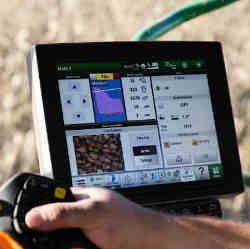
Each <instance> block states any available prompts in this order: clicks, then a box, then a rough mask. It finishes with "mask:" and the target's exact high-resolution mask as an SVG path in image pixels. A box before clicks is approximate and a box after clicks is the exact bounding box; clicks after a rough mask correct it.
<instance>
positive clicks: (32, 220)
mask: <svg viewBox="0 0 250 249" xmlns="http://www.w3.org/2000/svg"><path fill="white" fill-rule="evenodd" d="M25 222H26V224H27V226H28V227H31V228H32V227H39V226H40V225H41V224H42V223H43V222H44V221H43V218H42V215H41V213H40V212H39V211H37V210H31V211H29V212H28V213H27V214H26V217H25Z"/></svg>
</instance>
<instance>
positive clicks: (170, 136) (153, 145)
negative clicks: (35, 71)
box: [56, 58, 223, 189]
mask: <svg viewBox="0 0 250 249" xmlns="http://www.w3.org/2000/svg"><path fill="white" fill-rule="evenodd" d="M56 70H57V83H58V89H59V92H60V101H61V103H60V104H61V109H62V115H63V121H64V129H65V136H66V140H67V149H68V157H69V162H70V170H71V176H72V185H73V186H79V185H84V186H102V187H107V188H113V189H120V188H131V187H132V188H133V187H140V186H146V185H160V184H172V183H179V182H194V181H204V180H213V179H218V178H223V165H222V161H221V154H220V148H219V145H218V138H217V133H216V126H215V119H214V114H213V107H212V101H211V96H210V89H209V84H208V70H207V64H206V61H205V60H203V59H200V58H194V59H186V60H185V59H178V58H176V59H173V60H169V59H168V60H154V61H132V62H131V61H129V62H126V61H119V62H117V61H114V62H98V61H96V62H67V63H65V62H58V63H57V65H56Z"/></svg>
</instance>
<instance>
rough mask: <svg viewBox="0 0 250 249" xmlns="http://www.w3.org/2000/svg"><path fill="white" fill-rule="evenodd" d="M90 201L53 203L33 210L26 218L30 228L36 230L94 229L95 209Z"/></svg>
mask: <svg viewBox="0 0 250 249" xmlns="http://www.w3.org/2000/svg"><path fill="white" fill-rule="evenodd" d="M91 206H92V205H91V203H89V201H88V200H83V201H79V202H70V203H51V204H46V205H43V206H40V207H35V208H33V209H31V210H30V211H29V212H28V213H27V214H26V217H25V222H26V224H27V226H28V227H30V228H32V229H36V230H41V231H44V230H55V229H60V228H73V227H78V228H82V229H84V228H90V229H92V228H94V226H95V224H94V220H95V218H94V215H95V214H94V209H93V208H91Z"/></svg>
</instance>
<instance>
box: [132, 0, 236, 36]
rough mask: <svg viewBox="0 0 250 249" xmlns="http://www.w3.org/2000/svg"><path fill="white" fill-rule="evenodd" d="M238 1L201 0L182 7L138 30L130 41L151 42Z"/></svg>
mask: <svg viewBox="0 0 250 249" xmlns="http://www.w3.org/2000/svg"><path fill="white" fill-rule="evenodd" d="M236 1H239V0H203V1H198V2H196V3H193V4H189V5H186V6H184V7H183V8H181V9H178V10H177V11H175V12H172V13H170V14H168V15H167V16H165V17H163V18H161V19H159V20H158V21H156V22H155V23H153V24H152V25H150V26H147V27H145V28H143V29H141V30H139V31H138V32H137V33H136V34H135V35H134V36H133V37H132V39H131V40H132V41H151V40H154V39H156V38H157V37H159V36H161V35H163V34H164V33H166V32H168V31H170V30H172V29H174V28H175V27H177V26H179V25H181V24H182V23H184V22H186V21H189V20H191V19H193V18H195V17H198V16H200V15H203V14H206V13H208V12H211V11H213V10H216V9H219V8H221V7H224V6H226V5H229V4H231V3H234V2H236Z"/></svg>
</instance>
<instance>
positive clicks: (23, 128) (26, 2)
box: [0, 0, 250, 221]
mask: <svg viewBox="0 0 250 249" xmlns="http://www.w3.org/2000/svg"><path fill="white" fill-rule="evenodd" d="M192 2H194V0H179V1H176V0H168V1H163V0H154V1H151V0H137V1H131V0H127V1H124V0H123V1H117V0H109V1H100V0H82V1H80V0H71V1H70V0H68V1H66V0H47V1H35V0H23V1H20V0H11V1H7V2H4V1H2V4H1V8H0V82H1V84H0V112H1V115H0V184H1V183H2V182H3V181H5V180H6V179H7V178H8V177H9V176H11V175H13V174H14V173H16V172H17V171H32V172H38V161H37V156H36V151H35V142H34V133H33V124H32V114H31V103H30V98H29V88H28V79H27V70H26V54H27V51H28V50H29V48H30V47H31V46H32V44H35V43H55V42H86V41H118V40H130V38H131V37H132V36H133V35H134V34H135V33H136V32H137V31H138V30H139V29H140V28H142V27H144V26H145V25H149V24H151V23H152V22H153V21H155V20H157V19H158V18H159V17H162V16H164V15H165V14H167V13H168V12H170V11H173V10H176V9H177V8H179V7H181V6H183V5H184V4H188V3H192ZM249 27H250V2H249V0H240V1H239V2H236V3H234V4H232V5H229V6H228V7H225V8H222V9H220V10H217V11H215V12H212V13H210V14H207V15H205V16H202V17H198V18H197V19H195V20H192V21H189V22H187V23H185V24H183V25H182V26H180V27H178V28H177V29H175V30H173V31H171V32H170V33H168V34H166V35H164V36H162V37H161V38H160V39H161V40H185V41H196V40H201V41H205V40H206V41H221V42H222V45H223V48H224V55H225V60H226V67H227V72H228V80H229V86H230V90H231V98H232V104H233V111H234V118H235V124H236V128H237V136H238V142H239V149H240V157H241V162H242V167H243V170H244V172H247V171H248V170H249V168H250V125H249V122H250V76H249V72H250V64H249V57H250V32H249ZM48 60H49V57H48ZM221 97H222V98H223V96H221ZM248 196H249V193H248V191H247V192H246V193H245V194H242V195H240V196H238V197H236V198H233V199H231V200H226V201H223V207H224V212H225V217H226V218H233V219H236V220H241V221H242V220H248V218H249V215H250V202H249V201H248ZM248 206H249V209H248Z"/></svg>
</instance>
